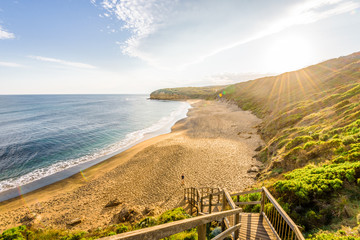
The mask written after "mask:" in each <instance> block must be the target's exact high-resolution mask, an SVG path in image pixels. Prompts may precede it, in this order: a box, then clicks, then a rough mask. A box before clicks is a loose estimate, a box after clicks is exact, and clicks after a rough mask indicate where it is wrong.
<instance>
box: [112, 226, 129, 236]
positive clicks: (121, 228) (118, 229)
mask: <svg viewBox="0 0 360 240" xmlns="http://www.w3.org/2000/svg"><path fill="white" fill-rule="evenodd" d="M127 231H129V229H128V227H127V226H125V225H124V224H121V225H119V226H117V227H116V228H115V232H116V233H117V234H119V233H124V232H127Z"/></svg>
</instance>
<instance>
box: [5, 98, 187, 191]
mask: <svg viewBox="0 0 360 240" xmlns="http://www.w3.org/2000/svg"><path fill="white" fill-rule="evenodd" d="M189 108H190V105H189V104H188V103H185V102H184V103H183V104H181V105H180V107H179V108H178V109H177V110H175V111H173V112H171V113H170V115H169V116H167V117H163V118H161V119H160V120H159V121H158V122H157V123H155V124H153V125H152V126H150V127H148V128H145V129H141V130H138V131H135V132H131V133H129V134H127V135H126V136H125V138H124V139H122V140H120V141H119V142H117V143H114V144H111V145H110V146H108V147H106V148H103V149H99V150H95V153H93V154H88V155H85V156H83V157H80V158H76V159H69V160H64V161H59V162H57V163H54V164H52V165H50V166H48V167H44V168H39V169H36V170H34V171H32V172H30V173H27V174H25V175H23V176H20V177H17V178H10V179H6V180H3V181H0V192H4V191H7V190H10V189H14V188H17V187H20V186H23V185H26V184H29V183H32V182H35V181H37V180H40V179H42V178H45V177H48V176H51V175H53V174H55V173H59V172H61V171H64V170H66V169H69V168H72V167H75V166H78V165H80V164H83V163H87V162H91V161H94V160H96V159H99V158H103V157H107V156H108V157H111V156H113V155H114V154H117V153H120V152H122V151H124V150H125V149H127V148H128V147H130V146H132V145H134V144H136V143H138V142H140V141H142V140H144V138H145V136H146V135H147V134H154V136H156V135H160V134H162V133H165V132H162V133H160V132H158V131H160V130H162V129H164V128H166V132H170V129H171V126H173V125H174V124H175V122H176V121H178V120H180V119H182V118H185V117H186V114H187V111H188V109H189ZM157 132H158V133H157ZM110 155H111V156H110ZM105 159H106V158H105ZM105 159H104V160H105Z"/></svg>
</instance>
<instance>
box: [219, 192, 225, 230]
mask: <svg viewBox="0 0 360 240" xmlns="http://www.w3.org/2000/svg"><path fill="white" fill-rule="evenodd" d="M219 196H220V195H219ZM225 208H226V196H225V188H224V189H223V194H222V206H221V211H225ZM221 231H225V221H224V218H223V219H222V221H221Z"/></svg>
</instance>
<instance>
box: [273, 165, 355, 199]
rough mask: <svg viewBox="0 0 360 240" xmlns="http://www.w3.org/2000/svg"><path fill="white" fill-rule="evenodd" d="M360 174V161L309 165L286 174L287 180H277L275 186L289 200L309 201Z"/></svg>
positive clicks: (334, 189)
mask: <svg viewBox="0 0 360 240" xmlns="http://www.w3.org/2000/svg"><path fill="white" fill-rule="evenodd" d="M359 175H360V162H353V163H350V162H345V163H341V164H336V163H334V164H325V165H322V166H319V167H316V166H314V165H308V166H306V167H304V168H300V169H296V170H294V171H292V172H290V173H288V174H285V175H284V176H285V180H282V181H278V182H276V183H275V184H274V187H275V189H276V191H277V192H278V193H280V194H281V196H282V197H283V198H285V199H286V200H287V201H288V202H292V203H294V204H296V203H297V204H301V203H309V202H311V201H312V199H314V197H324V196H325V195H326V194H327V193H330V192H334V191H336V190H339V189H340V188H341V187H342V185H343V181H344V180H347V181H349V182H352V181H354V180H355V178H356V177H358V176H359Z"/></svg>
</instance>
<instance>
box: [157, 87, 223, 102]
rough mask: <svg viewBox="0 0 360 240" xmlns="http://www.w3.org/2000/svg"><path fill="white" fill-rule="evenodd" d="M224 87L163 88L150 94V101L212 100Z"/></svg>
mask: <svg viewBox="0 0 360 240" xmlns="http://www.w3.org/2000/svg"><path fill="white" fill-rule="evenodd" d="M225 87H226V86H209V87H183V88H164V89H159V90H156V91H154V92H152V93H151V94H150V99H158V100H184V99H206V100H209V99H213V98H214V97H215V96H216V93H217V92H219V91H221V90H222V89H224V88H225Z"/></svg>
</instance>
